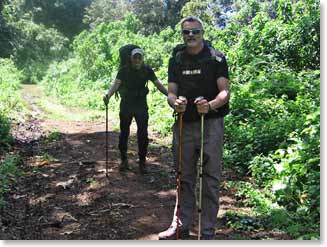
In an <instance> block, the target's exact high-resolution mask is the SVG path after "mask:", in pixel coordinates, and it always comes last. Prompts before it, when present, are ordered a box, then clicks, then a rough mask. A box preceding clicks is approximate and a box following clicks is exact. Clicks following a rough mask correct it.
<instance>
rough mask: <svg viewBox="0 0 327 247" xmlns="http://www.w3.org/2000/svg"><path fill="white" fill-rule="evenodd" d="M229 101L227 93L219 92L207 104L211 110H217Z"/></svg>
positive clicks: (224, 91) (226, 91)
mask: <svg viewBox="0 0 327 247" xmlns="http://www.w3.org/2000/svg"><path fill="white" fill-rule="evenodd" d="M228 101H229V91H228V90H223V91H221V92H220V93H219V94H218V95H217V97H216V98H215V99H213V100H211V101H210V102H209V104H210V107H211V108H212V109H218V108H219V107H221V106H223V105H225V104H226V103H227V102H228Z"/></svg>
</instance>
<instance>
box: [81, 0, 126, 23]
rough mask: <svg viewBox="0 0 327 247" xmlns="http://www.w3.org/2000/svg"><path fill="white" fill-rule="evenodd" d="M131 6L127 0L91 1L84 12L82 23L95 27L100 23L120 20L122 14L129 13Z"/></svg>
mask: <svg viewBox="0 0 327 247" xmlns="http://www.w3.org/2000/svg"><path fill="white" fill-rule="evenodd" d="M131 9H132V5H131V3H130V1H127V0H93V2H92V4H91V5H90V6H88V7H87V8H86V10H85V15H84V18H83V21H84V23H86V24H88V25H90V27H95V26H97V25H98V24H100V23H103V22H105V23H108V22H111V21H117V20H122V19H123V17H124V14H125V13H126V12H128V11H131Z"/></svg>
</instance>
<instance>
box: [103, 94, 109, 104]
mask: <svg viewBox="0 0 327 247" xmlns="http://www.w3.org/2000/svg"><path fill="white" fill-rule="evenodd" d="M103 102H104V104H105V105H108V103H109V95H108V94H106V95H104V96H103Z"/></svg>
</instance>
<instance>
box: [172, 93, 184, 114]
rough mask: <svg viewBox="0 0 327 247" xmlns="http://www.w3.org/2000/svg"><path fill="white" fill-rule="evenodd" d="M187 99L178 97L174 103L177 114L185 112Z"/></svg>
mask: <svg viewBox="0 0 327 247" xmlns="http://www.w3.org/2000/svg"><path fill="white" fill-rule="evenodd" d="M186 105H187V99H186V98H185V97H183V96H179V97H178V98H177V99H176V100H175V103H174V106H175V111H176V112H178V113H183V112H185V110H186Z"/></svg>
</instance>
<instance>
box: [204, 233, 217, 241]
mask: <svg viewBox="0 0 327 247" xmlns="http://www.w3.org/2000/svg"><path fill="white" fill-rule="evenodd" d="M201 240H215V235H214V234H212V235H211V234H210V235H209V234H202V236H201Z"/></svg>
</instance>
